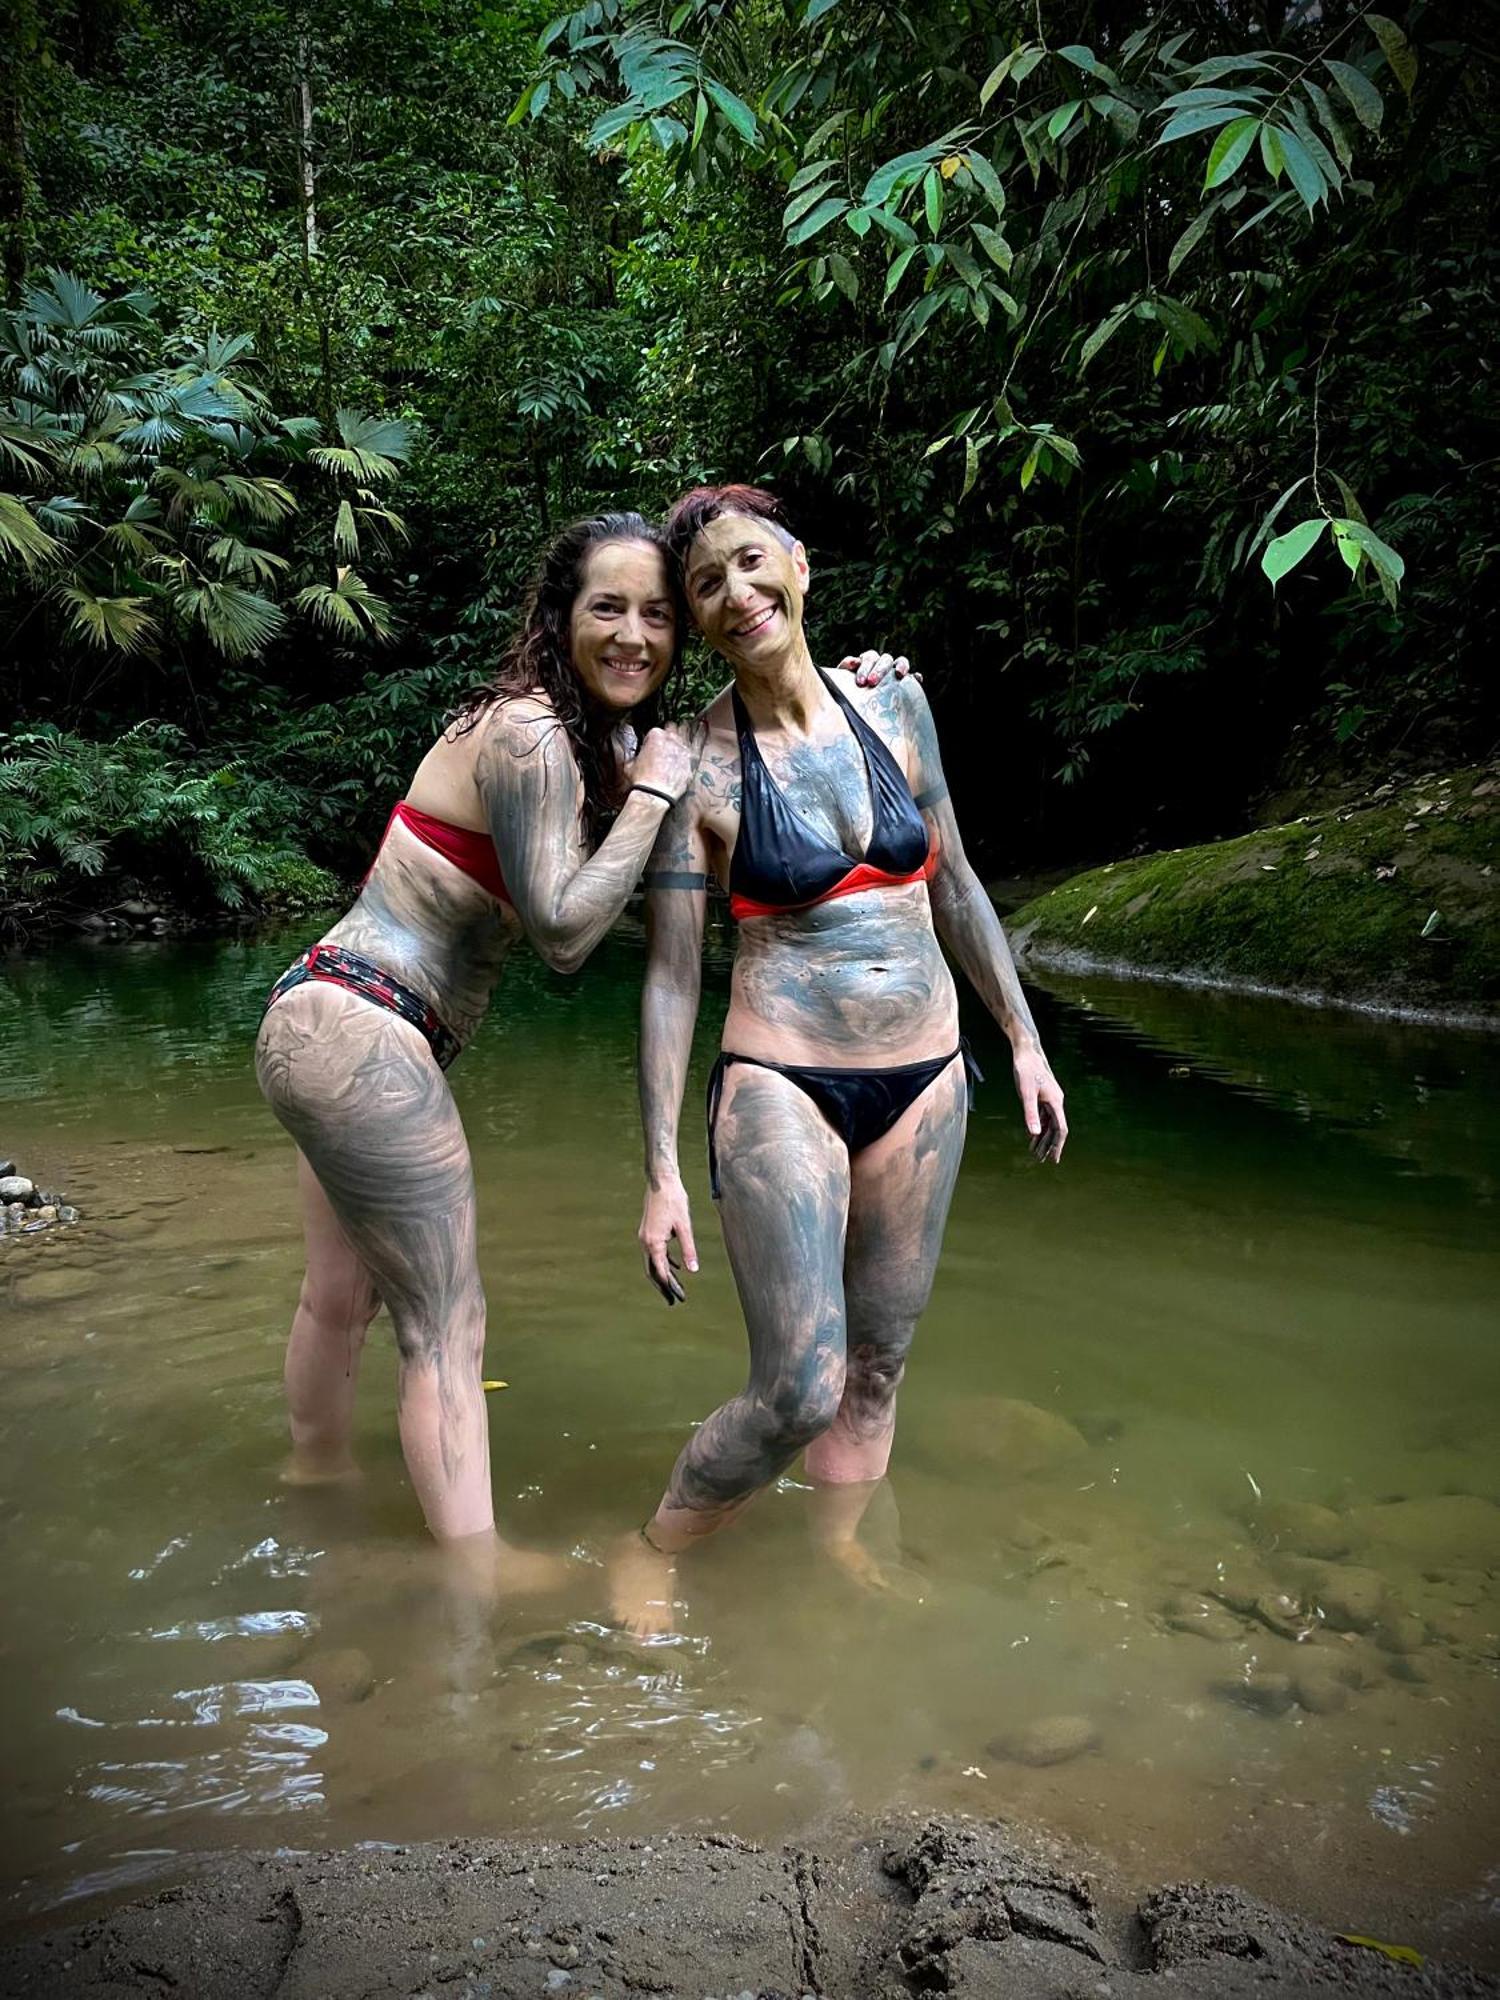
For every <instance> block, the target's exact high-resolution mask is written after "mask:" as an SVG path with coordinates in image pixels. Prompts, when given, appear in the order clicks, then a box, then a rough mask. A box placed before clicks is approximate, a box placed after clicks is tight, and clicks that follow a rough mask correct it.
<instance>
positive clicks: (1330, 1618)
mask: <svg viewBox="0 0 1500 2000" xmlns="http://www.w3.org/2000/svg"><path fill="white" fill-rule="evenodd" d="M1297 1574H1298V1582H1299V1584H1300V1586H1301V1590H1302V1595H1303V1597H1304V1599H1305V1601H1306V1602H1307V1603H1308V1604H1309V1605H1310V1606H1311V1607H1312V1608H1314V1609H1315V1610H1317V1611H1319V1612H1321V1614H1322V1616H1323V1618H1324V1619H1325V1621H1326V1622H1327V1624H1328V1625H1329V1626H1330V1627H1331V1629H1332V1630H1333V1631H1335V1632H1370V1631H1373V1630H1374V1628H1375V1626H1376V1625H1378V1624H1379V1622H1380V1618H1381V1614H1382V1613H1383V1612H1384V1611H1385V1610H1386V1608H1387V1602H1386V1600H1387V1595H1388V1592H1387V1588H1386V1581H1385V1578H1384V1577H1383V1576H1382V1575H1381V1574H1380V1572H1379V1570H1374V1569H1360V1568H1358V1567H1356V1566H1355V1565H1354V1564H1353V1563H1308V1564H1306V1565H1303V1566H1299V1569H1298V1573H1297Z"/></svg>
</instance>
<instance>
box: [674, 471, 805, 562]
mask: <svg viewBox="0 0 1500 2000" xmlns="http://www.w3.org/2000/svg"><path fill="white" fill-rule="evenodd" d="M723 514H748V515H749V516H750V518H751V520H753V521H764V522H765V524H766V526H767V527H768V528H769V529H770V530H771V532H772V534H773V535H775V537H776V539H777V541H778V542H780V543H781V545H782V547H783V548H788V549H790V548H793V547H795V545H796V542H797V535H796V532H795V530H794V529H793V528H792V525H791V523H790V522H789V521H788V520H787V518H786V510H785V509H784V508H783V506H782V504H781V502H780V501H779V500H778V499H777V498H776V495H775V494H774V493H771V492H768V491H767V490H766V488H765V487H764V486H740V485H728V486H695V487H693V489H692V490H691V492H688V493H684V494H683V495H682V497H681V499H680V500H674V501H673V502H672V505H671V506H670V507H669V508H668V509H667V520H666V544H667V548H668V550H669V551H670V553H671V557H672V563H673V567H674V569H675V571H676V574H677V577H678V580H679V582H680V581H681V579H682V577H683V575H684V573H685V572H686V570H687V559H688V550H689V549H690V548H691V547H692V546H693V543H694V542H695V541H696V540H697V538H698V536H699V535H701V534H702V532H703V530H704V529H705V528H706V527H707V526H708V524H709V522H710V521H717V520H718V519H719V517H720V516H721V515H723Z"/></svg>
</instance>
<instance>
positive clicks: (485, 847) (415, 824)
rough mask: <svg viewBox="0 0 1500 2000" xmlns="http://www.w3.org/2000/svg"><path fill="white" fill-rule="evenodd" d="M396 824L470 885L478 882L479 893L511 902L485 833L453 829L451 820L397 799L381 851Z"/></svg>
mask: <svg viewBox="0 0 1500 2000" xmlns="http://www.w3.org/2000/svg"><path fill="white" fill-rule="evenodd" d="M397 820H399V821H400V822H401V824H402V825H403V826H404V827H405V828H406V830H407V832H408V833H413V834H415V835H416V837H417V839H418V840H420V841H421V843H422V845H423V846H424V847H430V848H431V849H432V850H433V852H434V853H435V854H441V855H442V857H443V859H444V860H445V861H451V862H452V863H453V865H454V867H455V868H461V869H462V870H463V872H464V873H465V875H467V876H468V877H469V879H470V881H471V882H477V883H478V884H479V886H480V888H481V889H488V891H489V893H490V894H491V895H492V896H497V897H498V898H499V899H500V901H501V902H502V903H509V902H510V901H511V895H510V891H509V890H508V889H507V888H506V886H505V877H504V875H502V874H501V872H500V857H499V855H498V854H496V852H495V843H494V841H493V840H491V838H490V836H489V835H488V834H487V833H481V832H480V831H479V830H478V829H477V828H475V827H472V826H455V825H454V824H453V822H452V820H448V819H437V818H436V817H434V815H433V814H432V813H424V812H420V811H419V810H418V809H417V807H416V806H413V805H408V804H407V802H406V800H405V799H397V801H396V803H395V805H394V806H393V807H392V808H391V816H390V818H389V819H388V820H387V821H386V823H385V833H384V834H382V835H381V837H380V845H381V846H382V847H384V845H385V840H386V834H389V832H390V830H391V828H392V827H393V826H394V825H395V824H396V822H397ZM371 865H372V866H373V865H374V864H373V863H372V864H371Z"/></svg>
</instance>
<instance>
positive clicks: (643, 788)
mask: <svg viewBox="0 0 1500 2000" xmlns="http://www.w3.org/2000/svg"><path fill="white" fill-rule="evenodd" d="M630 789H631V790H632V791H633V792H649V793H650V794H651V796H652V798H653V799H662V800H664V801H665V802H666V804H667V805H669V806H675V805H677V804H678V803H679V802H680V799H681V796H682V795H681V794H680V793H679V794H678V797H677V798H675V799H674V798H673V796H672V794H671V793H670V792H664V791H662V789H661V788H660V786H659V785H632V786H631V787H630Z"/></svg>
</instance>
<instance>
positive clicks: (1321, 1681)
mask: <svg viewBox="0 0 1500 2000" xmlns="http://www.w3.org/2000/svg"><path fill="white" fill-rule="evenodd" d="M1292 1693H1293V1694H1294V1695H1295V1696H1296V1698H1297V1706H1298V1708H1303V1709H1306V1711H1307V1713H1308V1714H1309V1715H1337V1713H1338V1712H1339V1710H1340V1709H1341V1708H1347V1707H1348V1706H1349V1684H1348V1682H1347V1681H1341V1680H1340V1679H1339V1677H1338V1675H1337V1674H1335V1673H1331V1672H1329V1670H1328V1669H1327V1668H1326V1667H1302V1668H1300V1669H1299V1670H1298V1671H1297V1672H1296V1673H1295V1674H1293V1676H1292Z"/></svg>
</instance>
